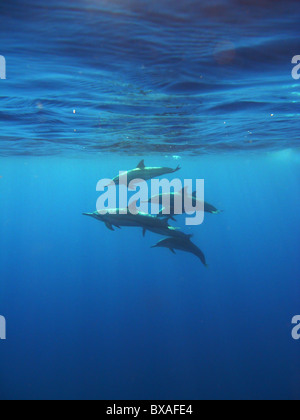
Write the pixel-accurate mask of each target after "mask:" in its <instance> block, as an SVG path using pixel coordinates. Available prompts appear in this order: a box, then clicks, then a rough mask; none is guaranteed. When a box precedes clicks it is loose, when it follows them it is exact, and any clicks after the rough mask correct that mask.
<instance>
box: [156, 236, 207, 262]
mask: <svg viewBox="0 0 300 420" xmlns="http://www.w3.org/2000/svg"><path fill="white" fill-rule="evenodd" d="M151 248H168V249H169V250H170V251H171V252H173V254H176V252H175V249H178V250H180V251H184V252H189V253H191V254H194V255H195V256H196V257H198V258H199V259H200V261H201V262H202V264H203V265H204V266H205V267H208V265H207V263H206V258H205V255H204V254H203V252H202V251H201V249H199V248H198V247H197V246H196V245H195V244H193V242H192V241H191V239H190V237H186V238H178V237H177V238H166V239H162V240H161V241H159V242H158V243H157V244H156V245H154V246H152V247H151Z"/></svg>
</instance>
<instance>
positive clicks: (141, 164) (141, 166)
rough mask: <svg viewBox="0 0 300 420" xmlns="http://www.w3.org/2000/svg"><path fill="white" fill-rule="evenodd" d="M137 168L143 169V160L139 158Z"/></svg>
mask: <svg viewBox="0 0 300 420" xmlns="http://www.w3.org/2000/svg"><path fill="white" fill-rule="evenodd" d="M137 169H145V160H144V159H143V160H141V161H140V163H139V164H138V166H137Z"/></svg>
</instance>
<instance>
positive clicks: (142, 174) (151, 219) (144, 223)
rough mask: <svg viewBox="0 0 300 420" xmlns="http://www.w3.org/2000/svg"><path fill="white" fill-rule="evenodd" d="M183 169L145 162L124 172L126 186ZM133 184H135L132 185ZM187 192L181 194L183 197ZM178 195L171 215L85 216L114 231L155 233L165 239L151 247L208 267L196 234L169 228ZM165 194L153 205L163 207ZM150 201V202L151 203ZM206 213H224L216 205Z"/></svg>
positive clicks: (110, 212) (117, 182) (108, 213)
mask: <svg viewBox="0 0 300 420" xmlns="http://www.w3.org/2000/svg"><path fill="white" fill-rule="evenodd" d="M180 169H181V168H180V166H178V167H177V168H176V169H172V168H166V167H146V166H145V162H144V160H142V161H141V162H140V163H139V164H138V166H137V167H136V168H135V169H132V170H129V171H127V172H125V174H126V176H127V186H128V185H129V183H130V182H131V183H132V181H134V180H136V179H139V180H141V179H142V180H145V181H148V180H150V179H153V178H157V177H160V176H162V175H166V174H172V173H175V172H177V171H179V170H180ZM113 181H114V183H115V185H120V183H121V182H120V181H121V180H120V176H117V177H115V178H114V179H113ZM131 185H132V184H131ZM183 192H184V190H183V191H182V192H181V196H183V195H184V194H183ZM177 194H179V193H170V194H169V195H170V197H167V198H168V199H170V208H168V209H167V210H168V213H169V214H168V215H164V214H163V210H164V209H162V210H161V211H160V213H159V214H158V215H157V216H153V215H150V214H146V213H142V212H139V211H137V212H136V214H131V213H130V211H129V209H114V210H108V211H105V212H101V211H96V212H94V213H83V215H84V216H89V217H92V218H94V219H96V220H98V221H101V222H103V223H104V224H105V226H106V227H107V228H108V229H109V230H111V231H114V230H115V229H114V228H118V229H121V228H122V227H136V228H141V229H142V231H143V236H145V234H146V232H147V231H150V232H153V233H156V234H158V235H161V236H165V237H166V238H165V239H162V240H161V241H159V242H158V243H157V244H156V245H154V246H152V248H167V249H170V250H171V251H172V253H174V254H175V250H179V251H184V252H188V253H190V254H193V255H195V256H196V257H197V258H198V259H200V261H201V262H202V264H203V265H204V266H205V267H208V265H207V263H206V258H205V255H204V253H203V252H202V251H201V250H200V248H198V247H197V246H196V245H195V244H194V243H193V242H192V241H191V238H192V236H193V235H187V234H186V233H184V232H182V231H181V230H180V229H179V228H175V227H173V226H170V225H169V219H172V220H175V219H174V215H175V198H176V195H177ZM163 198H164V194H160V195H158V196H155V197H152V199H153V202H155V203H157V204H159V205H160V206H163V202H164V201H163ZM192 198H193V206H196V202H197V196H196V193H193V194H192ZM150 201H151V199H149V201H148V202H150ZM204 211H205V212H207V213H211V214H218V213H220V212H221V211H220V210H218V209H217V208H216V207H215V206H213V205H212V204H209V203H206V202H205V203H204Z"/></svg>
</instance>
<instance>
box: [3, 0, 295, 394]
mask: <svg viewBox="0 0 300 420" xmlns="http://www.w3.org/2000/svg"><path fill="white" fill-rule="evenodd" d="M0 13H1V27H0V39H1V44H0V45H1V46H0V55H3V56H5V58H6V62H7V80H0V124H1V131H0V245H1V252H0V315H3V316H5V318H6V320H7V340H6V341H0V399H299V388H300V380H299V378H300V357H299V349H300V348H299V342H297V341H294V340H293V339H292V336H291V331H292V324H291V320H292V318H293V316H294V315H296V314H299V313H300V307H299V297H300V280H299V279H300V262H299V249H300V246H299V234H300V222H299V211H300V194H299V192H300V154H299V146H298V143H299V100H300V99H299V98H300V81H296V80H294V79H293V78H292V76H291V70H292V64H291V60H292V57H294V56H295V55H297V54H298V55H299V54H300V42H299V28H298V26H299V17H300V9H299V4H298V2H297V1H290V0H289V1H285V2H282V1H274V0H273V1H269V0H261V1H256V0H252V1H250V0H249V1H248V0H227V1H225V0H218V1H208V0H207V1H206V0H205V1H201V2H200V1H196V0H186V1H184V2H180V3H179V2H174V1H170V0H160V1H158V0H152V1H150V0H139V1H138V0H122V1H121V0H109V1H108V0H73V1H67V0H63V1H59V2H58V1H56V0H54V1H53V2H51V3H48V2H45V1H38V0H25V1H21V0H20V1H19V0H12V1H10V2H7V3H6V2H1V4H0ZM141 159H145V163H146V164H147V165H149V166H168V167H174V168H175V167H176V166H177V165H178V164H180V166H181V167H182V170H181V171H180V172H178V174H176V176H177V175H178V176H179V177H180V178H181V179H182V180H183V179H186V178H188V179H190V178H193V179H197V178H198V179H205V196H206V199H207V201H209V202H211V203H212V204H214V205H215V206H217V207H218V208H220V209H222V210H223V213H221V214H218V215H211V214H207V215H206V216H205V221H204V224H203V225H201V226H200V227H193V228H190V227H185V226H184V225H183V220H182V219H180V220H179V221H178V223H174V222H171V223H172V224H173V225H174V226H177V225H179V226H181V227H182V228H183V229H184V230H185V231H186V232H187V233H191V234H193V235H194V238H193V241H194V242H195V243H196V244H197V245H198V246H199V247H200V248H201V250H202V251H203V252H204V254H205V255H206V258H207V262H208V264H209V268H208V269H206V268H205V267H204V266H203V265H202V264H201V263H200V262H199V260H197V259H196V258H195V257H194V256H193V255H189V254H185V253H181V252H179V251H178V252H177V254H176V255H172V254H171V253H170V252H169V251H168V250H165V249H151V246H152V245H153V244H155V243H156V242H157V240H159V239H161V238H160V237H158V236H157V235H155V234H153V233H147V234H146V237H145V238H143V235H142V231H141V229H129V228H124V229H121V230H120V231H119V230H118V231H116V232H111V231H109V230H107V229H106V227H105V226H104V224H102V223H100V222H97V221H95V220H92V219H88V218H84V217H83V216H82V213H83V212H91V211H94V210H95V207H96V200H97V198H98V196H99V193H98V192H96V184H97V182H98V181H99V180H100V179H102V178H107V177H109V178H112V177H114V176H115V175H117V174H118V172H119V171H120V170H127V169H131V168H134V167H136V165H137V164H138V162H139V161H140V160H141ZM170 179H171V178H170Z"/></svg>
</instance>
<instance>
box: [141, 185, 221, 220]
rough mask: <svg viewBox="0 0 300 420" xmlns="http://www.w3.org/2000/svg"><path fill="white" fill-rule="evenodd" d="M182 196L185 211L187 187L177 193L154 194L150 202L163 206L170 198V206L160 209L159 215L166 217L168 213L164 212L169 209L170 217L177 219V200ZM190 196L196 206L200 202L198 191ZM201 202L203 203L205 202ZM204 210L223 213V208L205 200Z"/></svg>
mask: <svg viewBox="0 0 300 420" xmlns="http://www.w3.org/2000/svg"><path fill="white" fill-rule="evenodd" d="M180 196H181V197H182V211H183V212H184V211H185V208H184V204H185V203H184V198H185V189H183V190H182V191H180V192H176V193H174V192H173V193H170V194H159V195H156V196H153V197H151V198H150V199H149V200H148V203H151V202H153V203H154V204H159V205H160V206H163V205H164V201H166V202H168V200H170V207H169V208H164V209H162V210H160V212H159V214H158V217H166V214H164V211H166V210H167V213H168V214H169V215H170V219H172V220H175V219H174V217H173V216H175V215H176V213H175V203H176V201H175V200H176V199H177V198H179V199H180ZM189 198H192V205H193V207H194V208H195V207H196V205H197V203H199V200H198V199H197V192H196V191H195V192H193V194H192V197H189ZM201 204H203V202H202V203H201ZM204 211H205V212H206V213H211V214H219V213H221V210H218V209H217V208H216V207H215V206H213V205H212V204H209V203H207V202H204Z"/></svg>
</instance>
